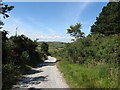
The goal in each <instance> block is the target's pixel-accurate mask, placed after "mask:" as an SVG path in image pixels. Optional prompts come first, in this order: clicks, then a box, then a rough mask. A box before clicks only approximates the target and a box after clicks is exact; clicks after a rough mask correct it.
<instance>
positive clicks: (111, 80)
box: [54, 34, 120, 88]
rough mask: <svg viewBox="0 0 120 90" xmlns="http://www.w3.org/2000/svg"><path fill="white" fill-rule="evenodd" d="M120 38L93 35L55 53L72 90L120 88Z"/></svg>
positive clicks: (59, 66) (116, 36) (117, 36)
mask: <svg viewBox="0 0 120 90" xmlns="http://www.w3.org/2000/svg"><path fill="white" fill-rule="evenodd" d="M119 37H120V35H119V34H116V35H110V36H102V35H99V34H96V35H90V36H88V37H86V38H84V39H79V40H77V41H76V42H73V43H70V44H68V45H67V46H66V48H65V49H64V50H61V51H58V52H56V53H54V56H55V57H57V58H58V59H60V60H61V61H60V62H59V63H58V68H59V69H60V71H61V72H62V73H63V75H64V77H65V79H66V81H67V83H68V84H69V85H70V87H71V88H118V87H119V83H120V82H119V78H118V77H119V72H118V70H119V60H120V58H119V55H120V53H119V50H120V46H119V42H120V41H119Z"/></svg>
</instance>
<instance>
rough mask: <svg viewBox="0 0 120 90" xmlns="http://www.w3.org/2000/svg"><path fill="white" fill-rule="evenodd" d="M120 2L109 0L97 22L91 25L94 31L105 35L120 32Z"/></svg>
mask: <svg viewBox="0 0 120 90" xmlns="http://www.w3.org/2000/svg"><path fill="white" fill-rule="evenodd" d="M119 13H120V2H109V3H108V4H107V6H105V7H104V8H103V9H102V12H101V13H100V14H99V17H97V18H96V22H95V23H94V24H93V25H92V26H91V32H92V33H101V34H104V35H110V34H118V33H120V25H119V23H120V17H119Z"/></svg>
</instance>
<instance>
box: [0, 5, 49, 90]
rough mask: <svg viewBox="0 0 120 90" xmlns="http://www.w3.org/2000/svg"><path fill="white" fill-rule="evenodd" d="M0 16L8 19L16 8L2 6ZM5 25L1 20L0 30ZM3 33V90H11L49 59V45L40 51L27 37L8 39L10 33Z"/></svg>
mask: <svg viewBox="0 0 120 90" xmlns="http://www.w3.org/2000/svg"><path fill="white" fill-rule="evenodd" d="M0 5H1V6H0V14H2V15H3V18H8V17H9V15H8V14H7V12H8V11H11V10H12V9H13V8H14V6H8V5H4V4H0ZM3 25H4V23H3V22H2V21H1V20H0V28H2V26H3ZM0 33H2V90H10V89H11V88H12V85H14V84H16V83H17V82H18V81H19V80H21V79H22V75H23V74H26V73H27V72H28V71H30V70H31V68H32V67H33V66H35V65H37V64H39V63H41V62H43V61H44V60H45V59H46V58H47V54H48V45H47V44H46V43H43V44H42V45H41V50H38V49H37V47H38V42H37V39H36V40H34V41H33V40H31V39H30V38H28V37H26V36H25V35H17V33H16V35H14V36H11V37H9V38H8V37H7V34H8V31H5V30H3V31H0Z"/></svg>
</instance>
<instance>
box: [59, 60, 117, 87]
mask: <svg viewBox="0 0 120 90" xmlns="http://www.w3.org/2000/svg"><path fill="white" fill-rule="evenodd" d="M57 66H58V68H59V69H60V71H61V72H62V73H63V76H64V78H65V79H66V81H67V83H68V85H69V86H70V88H118V87H119V85H118V79H117V80H116V79H115V77H113V78H111V76H110V74H109V70H108V66H107V65H106V66H105V65H104V66H102V65H101V66H95V67H89V68H88V67H85V66H84V65H80V64H71V63H70V62H68V61H65V60H62V61H60V62H59V63H58V64H57ZM116 73H117V72H114V73H113V74H116Z"/></svg>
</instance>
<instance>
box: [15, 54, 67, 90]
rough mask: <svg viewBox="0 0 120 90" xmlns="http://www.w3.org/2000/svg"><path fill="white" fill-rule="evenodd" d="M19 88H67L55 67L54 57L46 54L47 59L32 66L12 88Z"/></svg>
mask: <svg viewBox="0 0 120 90" xmlns="http://www.w3.org/2000/svg"><path fill="white" fill-rule="evenodd" d="M20 88H26V89H30V88H34V89H37V88H68V85H67V84H66V82H65V80H64V79H63V77H62V75H61V73H60V72H59V70H58V69H57V67H56V58H54V57H51V56H48V60H45V62H44V63H41V64H39V65H38V66H36V67H35V68H33V69H32V70H31V71H30V72H29V73H28V74H26V75H24V78H23V80H22V81H20V82H18V84H17V85H14V86H13V89H20Z"/></svg>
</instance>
